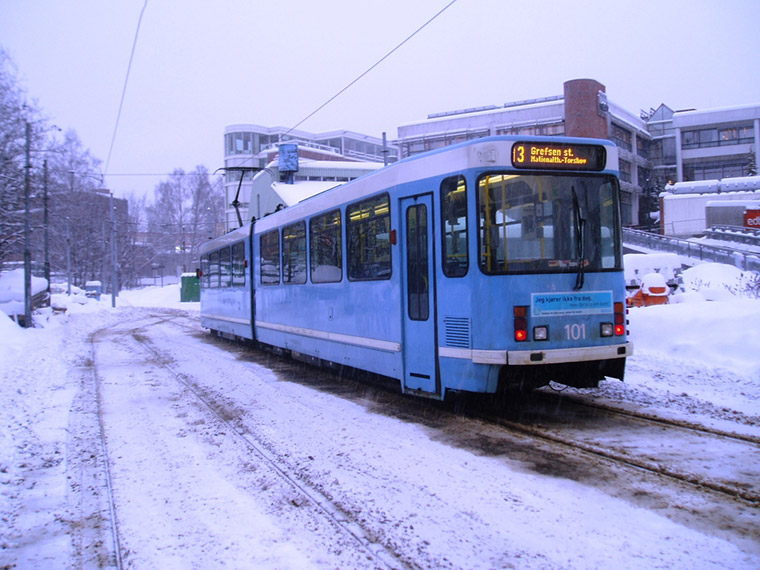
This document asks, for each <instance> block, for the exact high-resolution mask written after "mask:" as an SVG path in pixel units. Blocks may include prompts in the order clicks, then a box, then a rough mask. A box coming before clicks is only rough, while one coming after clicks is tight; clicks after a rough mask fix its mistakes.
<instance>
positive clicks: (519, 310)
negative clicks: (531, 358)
mask: <svg viewBox="0 0 760 570" xmlns="http://www.w3.org/2000/svg"><path fill="white" fill-rule="evenodd" d="M513 315H514V325H515V340H516V341H517V342H525V341H526V340H528V307H526V306H523V305H518V306H515V307H513Z"/></svg>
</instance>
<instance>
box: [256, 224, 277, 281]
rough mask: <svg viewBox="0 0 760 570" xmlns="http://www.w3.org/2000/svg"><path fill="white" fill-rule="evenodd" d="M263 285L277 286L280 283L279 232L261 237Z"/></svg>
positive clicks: (272, 232)
mask: <svg viewBox="0 0 760 570" xmlns="http://www.w3.org/2000/svg"><path fill="white" fill-rule="evenodd" d="M259 247H260V249H261V267H260V271H261V284H262V285H277V284H279V283H280V233H279V232H278V231H277V230H273V231H271V232H267V233H265V234H262V235H261V238H260V241H259Z"/></svg>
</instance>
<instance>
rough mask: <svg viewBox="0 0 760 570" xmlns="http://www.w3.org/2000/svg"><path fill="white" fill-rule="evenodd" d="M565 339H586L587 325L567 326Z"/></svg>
mask: <svg viewBox="0 0 760 570" xmlns="http://www.w3.org/2000/svg"><path fill="white" fill-rule="evenodd" d="M565 337H566V338H567V340H581V339H582V338H586V324H585V323H584V324H580V325H579V324H578V323H576V324H574V325H565Z"/></svg>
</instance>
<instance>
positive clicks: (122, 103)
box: [103, 0, 148, 179]
mask: <svg viewBox="0 0 760 570" xmlns="http://www.w3.org/2000/svg"><path fill="white" fill-rule="evenodd" d="M147 7H148V0H145V4H143V7H142V10H140V18H139V19H138V20H137V29H136V30H135V39H134V40H133V41H132V52H131V53H130V54H129V64H128V65H127V75H126V77H124V87H123V88H122V90H121V101H120V102H119V111H118V113H117V114H116V124H115V125H114V127H113V136H112V137H111V146H110V147H109V149H108V158H107V159H106V167H105V169H104V170H103V178H104V179H105V176H106V174H107V173H108V165H109V164H110V163H111V153H112V152H113V145H114V142H116V131H117V130H118V129H119V119H121V109H122V107H123V106H124V96H125V95H126V94H127V83H128V82H129V72H130V70H131V69H132V59H134V57H135V48H136V47H137V37H138V35H139V34H140V24H141V23H142V18H143V14H144V13H145V8H147Z"/></svg>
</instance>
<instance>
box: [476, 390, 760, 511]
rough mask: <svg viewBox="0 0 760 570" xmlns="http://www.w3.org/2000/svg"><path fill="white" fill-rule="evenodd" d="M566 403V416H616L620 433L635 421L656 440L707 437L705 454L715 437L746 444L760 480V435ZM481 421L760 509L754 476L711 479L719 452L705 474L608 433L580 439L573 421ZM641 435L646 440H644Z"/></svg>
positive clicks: (487, 416) (490, 416) (490, 417)
mask: <svg viewBox="0 0 760 570" xmlns="http://www.w3.org/2000/svg"><path fill="white" fill-rule="evenodd" d="M548 396H549V395H547V394H542V395H541V396H539V398H546V399H550V398H548ZM562 400H563V401H562V404H561V406H562V407H563V409H564V412H563V413H564V414H566V415H567V416H569V417H571V416H573V414H572V409H569V408H570V407H575V408H576V409H582V410H588V411H591V412H593V413H594V414H605V415H607V416H614V417H617V418H619V419H621V420H622V421H621V422H619V423H618V431H619V432H620V433H625V431H626V429H625V428H626V422H627V423H628V425H629V426H630V425H631V424H632V423H633V422H635V423H638V424H640V425H641V424H646V425H649V426H652V428H651V433H652V434H653V437H654V436H655V435H656V437H658V438H661V439H665V438H663V436H662V431H663V430H670V431H671V432H672V433H674V434H675V433H679V434H681V435H682V434H684V433H690V434H693V435H692V437H695V438H703V439H704V440H705V443H706V444H705V445H704V446H703V449H704V450H707V449H710V450H714V449H716V447H715V446H713V445H708V444H707V441H708V439H709V438H712V439H711V441H712V442H714V441H720V442H730V443H731V444H732V445H734V446H743V447H744V449H745V450H746V453H747V455H746V456H747V457H756V458H757V460H756V461H751V460H748V461H747V466H746V467H747V470H748V471H750V470H752V469H754V472H755V473H756V475H757V477H759V478H760V438H758V437H755V436H752V435H745V434H737V433H733V432H728V431H725V430H719V429H715V428H711V427H708V426H703V425H699V424H694V423H692V422H685V421H680V420H674V419H669V418H662V417H659V416H655V415H650V414H644V413H638V412H631V411H628V410H621V409H618V408H615V407H614V406H608V405H605V404H597V403H589V402H584V401H581V400H579V399H578V398H567V397H564V396H563V397H562ZM553 407H554V408H557V407H559V402H558V401H557V400H555V403H554V406H553ZM477 417H478V418H479V419H481V420H485V421H488V422H490V423H493V424H495V425H499V426H503V427H505V428H507V429H510V430H513V431H515V432H518V433H521V434H524V435H528V436H532V437H536V438H539V439H542V440H544V441H548V442H551V443H554V444H560V445H563V446H565V447H568V448H572V449H576V450H580V451H582V452H584V453H588V454H592V455H594V456H596V457H601V458H604V459H607V460H611V461H614V462H617V463H620V464H623V465H626V466H629V467H634V468H637V469H641V470H643V471H647V472H650V473H653V474H655V475H658V476H662V477H666V478H668V479H670V480H674V481H677V482H679V483H684V484H688V485H691V486H693V487H695V488H697V489H708V490H710V491H713V492H716V493H720V494H722V495H725V496H728V497H730V498H733V499H739V500H741V501H743V502H745V503H746V504H748V505H750V506H753V507H760V489H756V488H753V487H752V481H748V480H746V479H748V478H749V475H746V476H745V477H746V479H745V480H744V481H737V480H730V479H726V478H721V477H716V476H710V475H709V471H710V470H711V469H713V467H717V466H718V465H719V463H720V462H721V461H722V460H723V456H722V455H721V454H720V453H718V452H717V451H711V452H710V454H711V456H710V457H708V456H705V457H704V461H703V463H708V466H707V467H703V468H702V469H701V472H698V471H695V470H693V469H691V470H690V469H687V468H679V467H677V466H676V465H674V462H673V460H669V459H667V458H664V457H660V458H659V459H658V458H657V456H656V455H652V456H650V457H646V456H645V453H638V454H637V453H631V452H630V451H629V448H626V446H625V445H618V446H617V447H616V446H613V445H611V444H608V443H605V442H604V441H603V440H604V439H605V435H604V434H602V433H600V434H599V436H598V437H596V438H594V437H593V436H591V437H587V438H584V437H580V436H575V437H573V435H572V434H573V433H578V432H579V431H580V430H576V429H574V428H572V427H571V425H570V423H569V422H568V423H567V424H564V423H562V422H561V421H558V422H557V427H554V428H552V427H546V425H542V420H539V421H538V422H535V421H528V422H526V421H515V420H512V419H509V418H506V417H504V416H501V415H497V414H494V413H492V412H482V413H479V414H478V415H477ZM638 437H639V439H641V436H638ZM666 437H667V436H666ZM675 437H676V436H674V438H675ZM724 446H725V445H724ZM695 447H698V446H695ZM734 455H736V453H734ZM676 459H678V458H676ZM757 480H760V479H758V478H755V479H754V481H757Z"/></svg>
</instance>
